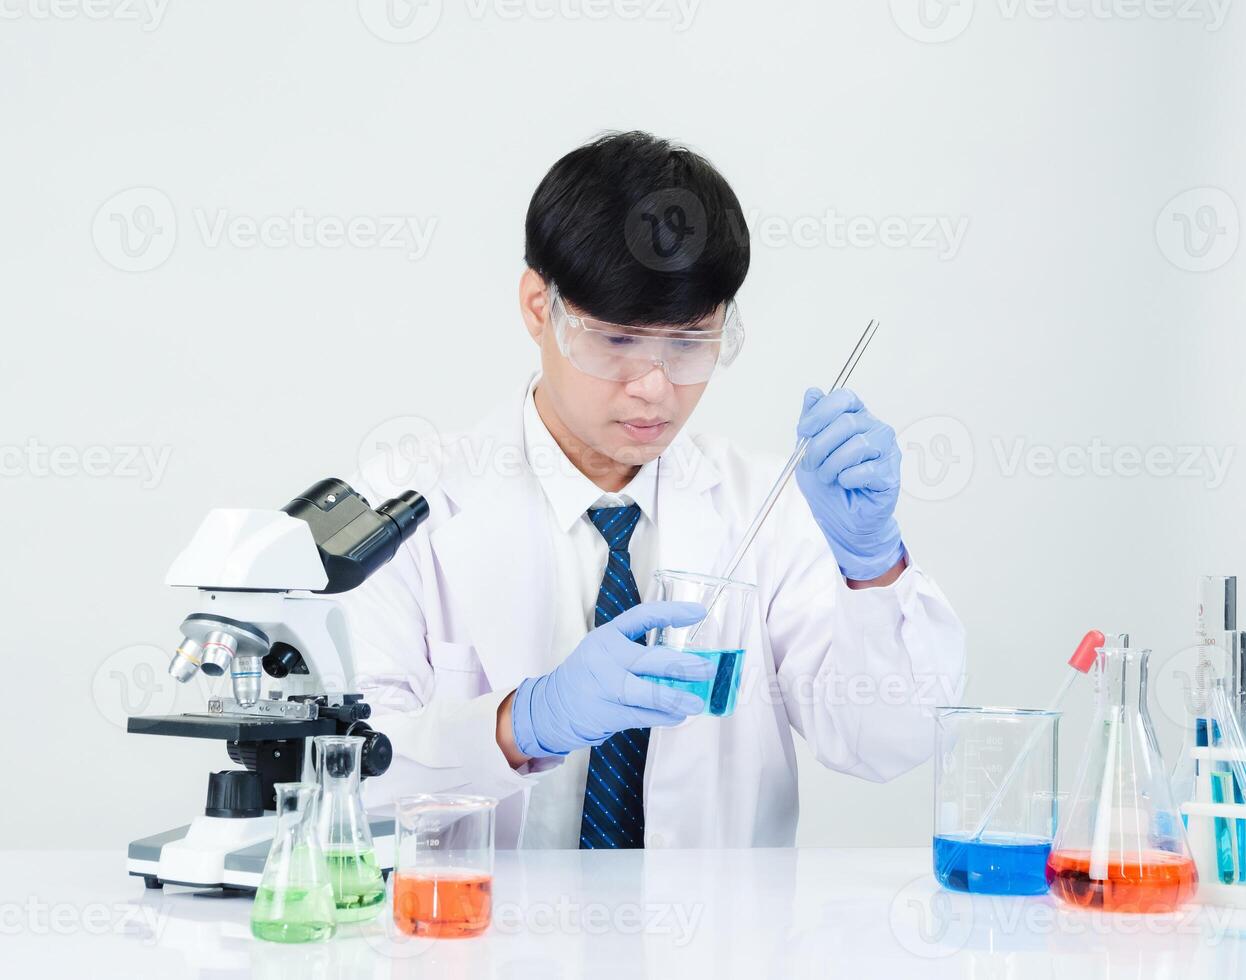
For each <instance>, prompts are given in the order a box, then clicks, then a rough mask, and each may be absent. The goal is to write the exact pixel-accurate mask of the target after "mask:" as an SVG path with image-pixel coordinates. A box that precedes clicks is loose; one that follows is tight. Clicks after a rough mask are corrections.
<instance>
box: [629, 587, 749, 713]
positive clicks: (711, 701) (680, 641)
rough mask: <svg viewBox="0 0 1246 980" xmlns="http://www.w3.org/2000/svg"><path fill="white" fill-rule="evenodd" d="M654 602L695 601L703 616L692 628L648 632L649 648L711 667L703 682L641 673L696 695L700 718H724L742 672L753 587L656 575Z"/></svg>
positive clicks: (730, 708) (732, 708) (732, 703)
mask: <svg viewBox="0 0 1246 980" xmlns="http://www.w3.org/2000/svg"><path fill="white" fill-rule="evenodd" d="M653 577H654V580H655V581H656V582H657V587H658V594H657V596H656V598H657V599H658V600H659V601H663V602H666V601H670V602H699V603H700V604H701V605H703V606H705V607H706V609H707V610H708V613H707V615H706V617H705V618H704V619H703V620H701V621H700V622H699V623H694V624H692V625H691V626H663V627H661V628H659V629H654V630H650V631H649V634H648V643H649V645H650V646H664V647H667V648H669V649H671V650H681V651H683V652H684V653H691V654H695V655H696V656H698V657H704V658H705V659H706V660H709V661H710V662H711V663H713V664H714V665H715V670H714V676H713V677H712V678H710V679H708V680H696V681H685V680H674V679H672V678H669V677H653V676H650V675H648V674H642V675H641V676H642V677H644V678H645V679H646V680H651V681H653V682H654V683H655V684H661V685H663V686H665V687H674V688H677V689H679V690H681V691H687V692H688V693H690V694H695V695H696V696H697V697H699V698H701V700H703V701H704V702H705V709H704V712H703V713H704V714H709V715H718V716H724V715H729V714H731V713H732V712H733V711H735V706H736V700H737V698H738V697H739V693H740V678H741V676H742V674H743V671H744V650H745V647H746V644H747V642H748V635H749V629H750V627H751V626H752V616H753V604H754V601H755V598H756V594H757V587H756V586H755V585H750V584H749V583H747V582H737V581H735V580H733V579H725V578H716V577H714V576H712V575H697V574H694V573H692V572H674V571H659V572H655V573H654V575H653Z"/></svg>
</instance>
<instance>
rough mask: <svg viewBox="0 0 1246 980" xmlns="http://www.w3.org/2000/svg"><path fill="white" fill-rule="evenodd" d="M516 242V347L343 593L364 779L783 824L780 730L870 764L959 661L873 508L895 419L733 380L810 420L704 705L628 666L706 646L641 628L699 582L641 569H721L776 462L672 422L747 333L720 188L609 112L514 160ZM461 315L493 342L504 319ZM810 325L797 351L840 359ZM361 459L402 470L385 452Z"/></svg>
mask: <svg viewBox="0 0 1246 980" xmlns="http://www.w3.org/2000/svg"><path fill="white" fill-rule="evenodd" d="M525 260H526V263H527V268H526V269H525V271H524V272H523V274H522V276H521V277H520V284H519V311H520V315H521V317H522V320H523V323H524V325H525V327H526V328H527V331H528V334H529V335H530V336H531V338H532V340H533V342H534V343H535V344H536V346H537V349H538V350H539V352H540V371H539V373H537V374H535V375H534V376H532V377H531V378H529V379H528V380H527V381H526V382H524V383H522V384H520V383H517V384H516V386H515V388H514V390H511V391H503V392H501V393H500V395H501V403H500V404H499V405H498V407H497V409H496V410H495V411H493V412H492V413H491V414H489V415H487V416H486V417H485V418H484V419H483V420H482V421H481V422H480V423H479V424H478V425H477V426H476V428H475V429H474V430H472V431H471V432H469V433H467V434H465V435H463V436H462V437H459V438H455V439H449V440H446V443H445V447H444V455H443V457H442V459H441V463H440V468H439V469H440V476H439V479H438V480H437V481H436V483H435V485H430V486H418V487H414V488H413V489H417V490H419V491H421V492H422V493H423V494H424V495H425V496H426V497H427V499H428V502H429V505H430V509H431V510H430V516H429V518H428V519H427V521H426V522H425V523H424V524H423V525H422V526H421V527H420V528H419V530H418V531H417V532H416V534H415V535H414V536H413V537H412V538H411V540H410V541H408V542H407V543H406V544H405V545H404V546H403V547H402V548H401V549H400V550H399V552H398V554H397V555H396V556H395V557H394V559H393V560H392V561H391V562H390V563H389V564H388V565H387V566H386V567H385V568H383V569H382V570H381V571H379V572H378V573H377V574H375V575H373V576H372V578H370V579H369V580H368V581H367V582H366V583H364V585H362V586H361V587H360V588H359V589H357V590H356V591H354V592H352V593H349V594H347V595H345V596H344V597H343V599H344V605H345V606H346V609H347V615H348V622H349V631H350V637H351V641H352V648H353V656H354V669H355V673H356V684H357V687H358V689H359V690H361V691H362V693H363V694H364V696H365V698H366V700H367V701H368V702H369V703H370V704H371V705H372V707H373V719H372V724H373V725H374V726H375V727H376V728H377V729H379V730H381V731H383V732H385V733H386V734H387V735H388V736H389V738H390V740H391V741H392V743H393V748H394V761H393V764H392V766H391V767H390V769H389V771H388V772H387V773H386V774H385V775H384V776H382V777H379V778H376V779H371V780H368V781H367V783H365V787H366V793H367V802H368V804H369V806H370V807H371V806H382V805H385V804H387V803H390V802H392V801H393V800H394V799H395V798H397V797H400V796H403V795H406V794H412V793H428V792H454V793H475V794H484V795H488V796H493V797H497V798H498V799H499V801H500V803H499V807H498V824H497V839H498V844H499V846H503V847H505V846H522V847H565V848H577V847H578V848H611V847H748V846H783V845H791V844H792V843H793V841H794V838H795V833H796V822H797V815H798V794H797V773H796V753H795V750H794V745H793V733H795V734H798V735H800V736H801V737H802V738H804V740H805V741H806V742H807V743H808V745H809V747H810V748H811V749H812V751H813V754H814V756H815V757H816V758H817V759H818V760H819V761H820V762H821V763H822V764H823V765H825V766H828V767H830V768H831V769H835V770H837V771H839V772H844V773H848V774H851V775H854V776H860V777H862V778H864V779H868V780H874V781H882V780H887V779H891V778H893V777H894V776H897V775H899V774H901V773H903V772H905V771H906V770H908V769H910V768H912V767H913V766H916V765H918V764H919V763H921V762H923V761H924V760H925V759H927V758H928V757H929V755H930V754H931V750H932V745H933V737H934V721H933V714H932V708H933V706H934V705H936V704H938V703H948V702H954V701H955V699H956V698H957V696H958V694H959V689H960V685H961V682H962V674H963V668H964V636H963V630H962V627H961V624H960V622H959V621H958V619H957V617H956V615H955V613H954V612H953V611H952V609H951V607H950V606H949V605H948V602H947V600H946V599H945V598H944V596H943V594H942V593H941V592H940V591H939V589H938V587H937V586H936V585H935V584H934V582H933V581H932V580H931V578H930V577H929V576H927V575H926V574H925V573H924V572H923V571H922V570H921V568H919V567H918V566H917V564H916V563H915V560H914V558H913V556H912V555H910V554H909V551H908V549H907V548H906V546H905V542H904V539H903V537H902V536H901V532H900V527H899V525H898V523H897V522H896V518H895V515H894V510H895V505H896V501H897V498H898V496H899V489H900V486H899V484H900V475H899V474H900V466H899V462H900V461H899V456H900V453H899V449H898V447H897V445H896V440H895V435H894V432H893V431H892V429H891V428H890V427H888V426H886V425H884V424H883V423H882V422H880V421H879V420H877V419H876V418H874V416H873V415H871V414H870V412H869V411H868V410H867V409H866V407H865V406H864V405H863V404H862V403H861V401H860V399H859V398H858V397H857V396H856V395H855V394H853V393H852V392H850V391H847V390H841V391H838V392H834V393H832V394H823V393H822V392H821V391H820V390H818V389H810V390H809V391H806V392H805V393H804V400H803V403H802V404H801V405H800V406H799V409H800V410H799V411H797V408H798V406H797V405H796V404H795V402H796V398H797V395H796V394H795V393H792V392H786V391H774V392H768V391H767V392H757V393H755V397H761V398H774V399H778V400H780V401H786V400H787V399H788V398H789V397H791V399H792V402H793V404H792V408H793V421H794V423H795V433H794V436H793V438H795V437H796V436H797V435H799V436H809V437H810V438H811V442H810V444H809V450H808V453H807V455H806V457H805V459H804V462H803V463H802V465H801V467H800V469H799V470H798V472H797V478H796V481H795V485H789V487H788V488H787V490H786V491H785V492H784V494H783V495H782V497H781V498H780V500H779V502H778V504H777V505H776V507H775V510H774V511H773V512H772V514H771V516H770V518H769V520H768V521H767V523H766V524H765V526H764V527H763V529H762V531H761V533H760V535H759V537H758V539H757V540H756V542H755V543H754V545H753V547H752V548H751V550H750V551H749V553H748V555H747V556H746V557H745V558H744V561H743V562H742V564H741V565H740V567H739V569H738V570H737V572H736V574H735V578H737V579H739V580H742V581H746V582H751V583H754V584H755V585H756V587H757V602H756V615H755V616H754V617H753V620H752V624H751V627H750V631H749V634H748V637H747V640H746V654H745V657H744V665H743V675H742V681H741V689H740V695H739V701H738V705H737V707H736V710H735V712H734V713H733V714H732V715H730V716H728V717H714V716H710V715H705V714H700V713H699V712H700V711H701V708H702V702H701V699H700V698H698V697H697V696H695V695H693V694H690V693H687V691H684V690H678V689H675V688H672V687H669V686H664V685H658V684H655V683H653V682H652V681H649V680H645V679H644V678H643V677H641V676H639V675H641V674H647V675H649V676H668V677H676V678H679V677H683V678H685V679H687V678H697V677H700V676H701V675H702V673H703V672H704V671H705V670H706V669H708V668H707V667H706V662H705V661H703V660H702V659H701V658H697V657H694V656H692V655H690V654H683V653H679V652H675V651H670V650H666V649H664V648H656V647H649V646H646V645H645V631H646V630H647V629H650V628H653V627H657V626H660V625H664V624H670V625H676V626H679V625H687V624H690V623H693V622H695V621H697V620H698V619H699V618H700V617H701V616H703V615H704V608H703V607H700V606H696V605H694V604H691V603H658V602H652V601H642V600H646V599H650V600H651V599H652V598H653V597H654V584H653V577H652V576H653V572H654V571H655V570H656V569H659V568H663V569H682V570H689V571H699V572H710V573H712V572H714V571H718V570H721V569H722V568H723V566H724V564H725V562H726V561H727V559H728V557H729V556H730V555H731V553H732V551H733V550H734V549H735V547H736V545H737V543H738V542H739V540H740V537H741V534H742V532H743V531H744V529H745V527H746V526H747V525H748V523H749V521H750V519H751V518H752V517H753V515H754V513H755V512H756V509H757V507H758V505H759V504H760V503H761V501H762V500H763V498H764V496H765V494H766V492H767V490H768V489H769V488H770V486H771V485H772V483H773V481H774V479H775V477H776V476H777V474H778V472H779V469H780V467H781V460H780V459H778V458H775V459H761V460H756V459H752V458H750V457H748V456H747V455H745V454H743V453H741V452H739V451H737V450H736V449H734V448H732V447H731V446H730V445H729V444H728V443H727V442H725V441H724V440H722V439H717V438H710V437H702V436H692V435H689V433H688V432H687V431H686V430H685V423H686V422H687V420H688V418H689V416H690V415H691V414H692V411H693V409H694V408H695V407H696V405H697V403H698V401H700V399H701V396H702V395H703V394H704V392H705V389H706V385H707V384H708V383H709V382H710V381H711V379H712V377H713V376H714V375H715V373H716V372H718V371H720V370H722V368H723V367H724V366H725V365H726V364H727V363H729V362H730V361H731V360H732V359H733V358H734V357H735V356H736V354H737V353H738V352H739V350H740V346H741V342H742V339H743V327H742V321H741V318H740V315H739V312H738V310H737V309H736V306H735V295H736V293H737V291H738V290H739V288H740V286H741V284H742V283H743V281H744V277H745V274H746V272H747V270H748V263H749V245H748V235H747V232H746V231H745V230H744V224H743V217H742V212H741V208H740V204H739V201H738V200H737V199H736V196H735V194H734V193H733V192H732V190H731V188H730V187H729V186H728V184H727V183H726V181H725V180H724V179H723V177H722V176H721V175H720V174H719V173H718V172H717V171H716V170H715V169H714V168H713V167H712V166H711V165H710V164H709V163H708V162H707V161H706V160H705V159H703V158H701V157H700V156H698V155H696V154H694V153H692V152H690V151H688V150H687V149H684V148H681V147H677V146H673V145H671V144H669V143H667V142H665V141H662V140H658V139H655V138H654V137H652V136H649V135H647V134H643V133H621V134H612V135H608V136H605V137H602V138H600V139H598V140H596V141H594V142H592V143H590V144H588V145H586V146H583V147H580V148H578V149H576V150H574V151H573V152H571V153H569V154H568V155H567V156H565V157H563V158H562V159H561V160H559V161H558V162H557V163H556V164H555V165H554V166H553V168H552V169H551V170H550V171H549V173H548V174H547V175H546V176H545V178H544V180H543V181H542V182H541V184H540V186H539V187H538V188H537V190H536V192H535V194H534V196H533V198H532V201H531V204H530V206H529V210H528V215H527V220H526V251H525ZM462 328H463V329H468V330H471V331H473V332H474V333H475V335H476V340H475V343H478V344H479V345H481V347H483V348H486V349H487V347H488V345H489V344H490V343H491V338H490V332H491V331H492V330H495V329H497V328H496V327H492V326H490V325H487V324H477V323H465V324H463V325H462ZM767 329H774V330H781V327H780V326H779V325H771V326H769V327H767ZM778 339H780V340H781V338H778ZM809 350H810V347H809V345H808V344H807V343H805V342H803V341H802V343H801V346H800V349H799V351H793V352H792V353H791V357H790V361H791V372H792V374H793V375H804V376H805V377H807V378H815V377H826V376H827V375H828V374H829V373H830V372H831V371H832V370H834V369H835V368H836V367H837V366H838V365H837V364H833V363H830V362H818V363H812V362H809V361H808V360H807V358H808V352H809ZM826 352H827V353H828V354H829V353H831V348H830V346H829V345H828V346H827V347H826ZM837 356H838V355H837ZM802 358H803V359H802ZM464 383H465V384H467V383H470V378H468V377H465V378H464ZM354 485H355V487H356V489H358V490H359V491H360V492H361V493H363V494H364V495H365V496H367V497H368V499H370V500H384V499H387V498H388V497H391V496H393V495H394V494H395V493H398V492H400V491H401V490H404V489H407V487H405V486H402V485H399V484H398V483H397V482H395V481H394V480H393V478H392V477H391V476H390V474H389V473H388V472H387V464H386V461H385V460H384V459H383V458H378V459H377V460H376V461H375V463H374V464H371V465H368V466H365V468H364V471H363V473H362V474H359V475H357V476H356V478H355V481H354Z"/></svg>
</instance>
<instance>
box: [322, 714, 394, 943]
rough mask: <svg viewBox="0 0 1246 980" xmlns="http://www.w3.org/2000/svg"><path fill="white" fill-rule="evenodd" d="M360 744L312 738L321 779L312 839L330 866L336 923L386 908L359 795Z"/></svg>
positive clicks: (354, 739)
mask: <svg viewBox="0 0 1246 980" xmlns="http://www.w3.org/2000/svg"><path fill="white" fill-rule="evenodd" d="M363 741H364V740H363V738H362V737H360V736H358V735H318V736H316V738H315V747H316V769H317V772H318V773H319V776H320V798H319V801H318V804H317V824H318V831H317V833H318V836H319V839H320V846H321V848H322V849H323V851H324V856H325V861H326V862H327V864H328V866H329V881H330V882H331V883H332V885H333V900H334V902H335V904H336V906H337V912H336V916H337V921H338V922H339V923H341V922H363V921H366V920H368V919H371V918H372V917H373V916H375V915H376V914H377V913H378V912H380V911H381V909H382V907H384V905H385V879H384V878H383V877H382V875H381V866H380V865H379V864H378V863H377V860H376V850H375V848H374V847H373V845H372V832H371V831H370V830H369V829H368V817H367V814H366V813H365V812H364V809H363V799H362V798H361V797H360V795H359V778H360V757H361V753H362V751H363Z"/></svg>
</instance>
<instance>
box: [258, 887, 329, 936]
mask: <svg viewBox="0 0 1246 980" xmlns="http://www.w3.org/2000/svg"><path fill="white" fill-rule="evenodd" d="M333 930H334V924H333V889H332V888H330V887H329V885H328V883H327V882H326V883H325V884H323V885H313V886H312V887H311V888H266V887H264V886H263V885H261V886H260V887H259V888H258V889H257V890H256V892H255V904H254V905H252V906H251V935H253V936H255V937H256V938H257V939H266V940H268V942H270V943H314V942H318V941H320V940H322V939H328V938H329V937H330V936H332V935H333Z"/></svg>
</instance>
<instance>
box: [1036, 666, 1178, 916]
mask: <svg viewBox="0 0 1246 980" xmlns="http://www.w3.org/2000/svg"><path fill="white" fill-rule="evenodd" d="M1150 652H1151V651H1149V650H1135V649H1129V648H1125V647H1113V646H1105V647H1103V648H1102V649H1100V650H1099V653H1098V657H1097V660H1096V663H1095V680H1096V685H1095V687H1096V690H1097V692H1098V703H1097V706H1096V710H1095V718H1094V721H1093V722H1092V723H1091V729H1090V737H1089V738H1088V739H1087V742H1086V749H1085V751H1086V754H1085V756H1084V757H1083V758H1082V763H1081V769H1080V771H1079V773H1078V776H1077V785H1076V789H1075V790H1074V795H1073V798H1072V803H1071V805H1070V806H1069V808H1068V809H1067V810H1066V812H1065V813H1064V814H1063V815H1062V819H1061V821H1060V826H1059V829H1058V830H1057V832H1056V840H1055V843H1054V844H1053V846H1052V849H1051V856H1050V857H1049V858H1048V859H1047V881H1048V883H1049V885H1050V886H1051V892H1052V894H1053V895H1055V896H1056V897H1057V898H1059V899H1061V900H1062V901H1064V902H1067V903H1068V904H1070V905H1076V906H1081V907H1084V908H1094V909H1102V910H1103V911H1105V912H1170V911H1172V910H1173V909H1176V908H1177V907H1178V906H1180V905H1181V904H1182V903H1184V902H1186V901H1188V900H1189V899H1190V898H1192V897H1193V896H1194V892H1195V890H1196V889H1197V888H1198V872H1197V871H1196V870H1195V867H1194V861H1193V859H1192V858H1191V857H1190V846H1189V843H1188V841H1187V840H1186V836H1185V827H1184V825H1183V824H1182V821H1181V816H1180V814H1179V813H1178V811H1177V807H1176V805H1175V804H1174V803H1173V798H1172V791H1171V788H1170V786H1169V782H1168V770H1167V768H1166V767H1165V766H1164V761H1163V759H1162V758H1161V757H1160V751H1159V745H1158V743H1157V742H1156V740H1155V731H1154V728H1153V726H1152V725H1151V716H1150V712H1149V711H1148V710H1147V660H1148V657H1149V656H1150Z"/></svg>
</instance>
